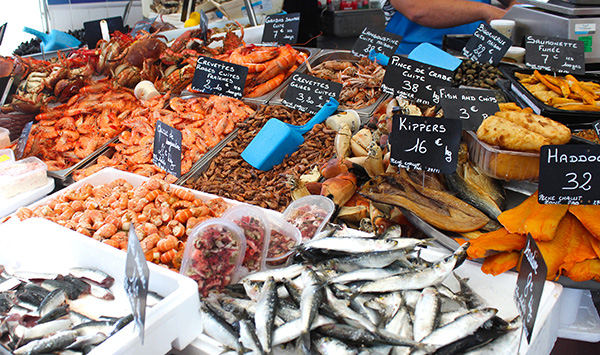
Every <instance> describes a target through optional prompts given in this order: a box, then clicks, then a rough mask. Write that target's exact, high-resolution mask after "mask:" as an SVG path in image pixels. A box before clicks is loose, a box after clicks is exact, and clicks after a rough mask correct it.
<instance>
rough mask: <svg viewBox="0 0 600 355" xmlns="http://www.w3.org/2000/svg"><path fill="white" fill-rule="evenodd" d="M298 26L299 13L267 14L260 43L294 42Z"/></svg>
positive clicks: (296, 37) (296, 38)
mask: <svg viewBox="0 0 600 355" xmlns="http://www.w3.org/2000/svg"><path fill="white" fill-rule="evenodd" d="M298 28H300V13H299V12H296V13H292V14H285V15H269V16H267V17H266V19H265V29H264V30H263V35H262V43H278V44H295V43H296V41H297V40H298Z"/></svg>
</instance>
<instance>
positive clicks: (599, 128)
mask: <svg viewBox="0 0 600 355" xmlns="http://www.w3.org/2000/svg"><path fill="white" fill-rule="evenodd" d="M594 130H595V131H596V135H597V136H598V138H600V120H598V121H596V122H594Z"/></svg>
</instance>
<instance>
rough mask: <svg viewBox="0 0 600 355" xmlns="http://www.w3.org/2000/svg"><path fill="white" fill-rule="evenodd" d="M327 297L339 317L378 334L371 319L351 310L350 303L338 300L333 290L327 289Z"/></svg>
mask: <svg viewBox="0 0 600 355" xmlns="http://www.w3.org/2000/svg"><path fill="white" fill-rule="evenodd" d="M325 296H326V298H327V303H328V304H329V306H330V307H331V308H332V309H333V310H334V311H335V313H336V314H337V315H338V317H342V318H344V319H346V320H348V321H350V322H351V323H352V324H356V325H357V326H358V327H361V328H364V329H366V330H368V331H370V332H372V333H377V331H378V329H377V326H376V325H375V324H373V323H372V322H371V321H370V320H369V319H367V318H366V317H364V316H362V315H361V314H359V313H357V312H356V311H354V310H353V309H351V308H350V307H349V306H348V305H349V302H347V301H344V300H340V299H338V298H336V297H335V296H334V294H333V292H331V290H330V289H329V288H327V287H325Z"/></svg>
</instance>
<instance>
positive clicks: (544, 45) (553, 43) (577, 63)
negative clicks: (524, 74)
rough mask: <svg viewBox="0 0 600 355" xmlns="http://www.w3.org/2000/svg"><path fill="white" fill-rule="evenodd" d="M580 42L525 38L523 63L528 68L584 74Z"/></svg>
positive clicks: (537, 37) (560, 39)
mask: <svg viewBox="0 0 600 355" xmlns="http://www.w3.org/2000/svg"><path fill="white" fill-rule="evenodd" d="M584 47H585V45H584V44H583V42H582V41H578V40H573V39H562V38H554V37H544V36H534V35H527V36H525V51H526V52H525V63H526V64H527V66H528V67H529V68H532V69H538V70H547V71H557V72H562V73H573V74H585V53H584Z"/></svg>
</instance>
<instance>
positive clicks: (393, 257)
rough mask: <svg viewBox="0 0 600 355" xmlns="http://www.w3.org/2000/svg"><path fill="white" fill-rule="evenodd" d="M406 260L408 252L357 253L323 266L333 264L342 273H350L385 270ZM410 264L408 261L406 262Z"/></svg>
mask: <svg viewBox="0 0 600 355" xmlns="http://www.w3.org/2000/svg"><path fill="white" fill-rule="evenodd" d="M398 260H407V259H406V250H404V249H395V250H383V251H373V252H369V253H356V254H352V255H348V256H342V257H338V258H333V259H330V260H327V262H325V263H323V264H331V266H332V267H336V268H337V269H339V270H340V271H345V272H350V271H354V270H357V269H361V268H384V267H386V266H388V265H390V264H392V263H393V262H396V261H398ZM406 262H407V263H408V261H406Z"/></svg>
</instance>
